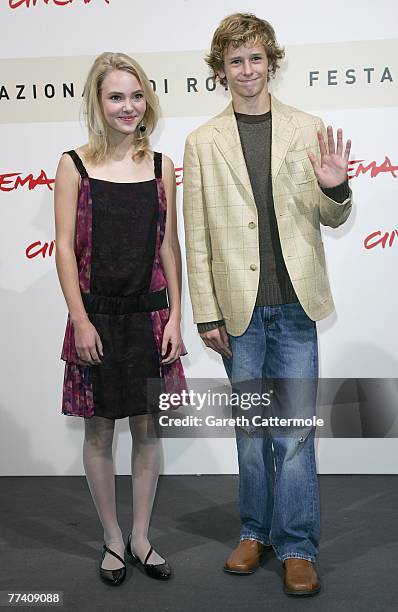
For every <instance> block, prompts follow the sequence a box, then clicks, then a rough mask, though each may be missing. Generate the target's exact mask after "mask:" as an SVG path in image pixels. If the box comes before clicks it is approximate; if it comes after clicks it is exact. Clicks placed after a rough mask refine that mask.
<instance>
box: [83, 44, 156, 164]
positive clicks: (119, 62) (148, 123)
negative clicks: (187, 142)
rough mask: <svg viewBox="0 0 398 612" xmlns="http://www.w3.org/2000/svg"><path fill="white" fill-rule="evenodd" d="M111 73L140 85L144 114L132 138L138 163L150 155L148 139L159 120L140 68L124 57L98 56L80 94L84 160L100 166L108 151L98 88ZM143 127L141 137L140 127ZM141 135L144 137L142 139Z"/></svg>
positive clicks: (120, 55) (113, 55)
mask: <svg viewBox="0 0 398 612" xmlns="http://www.w3.org/2000/svg"><path fill="white" fill-rule="evenodd" d="M113 70H125V71H126V72H129V73H130V74H132V75H134V76H135V77H136V78H137V79H138V81H139V82H140V84H141V87H142V90H143V92H144V97H145V100H146V111H145V114H144V117H143V118H142V120H141V122H140V124H139V125H138V126H137V129H136V130H135V134H134V146H135V149H134V154H133V156H132V157H133V159H134V160H140V159H142V158H143V157H145V155H147V153H148V152H149V136H150V135H151V134H152V132H153V130H154V129H155V127H156V124H157V121H158V118H159V101H158V97H157V95H156V94H155V93H154V91H153V89H152V86H151V83H150V81H149V79H148V77H147V75H146V74H145V72H144V70H143V69H142V67H141V66H140V65H139V63H138V62H136V61H135V60H134V59H133V58H132V57H130V56H129V55H126V54H125V53H111V52H105V53H102V54H101V55H99V56H98V57H97V58H96V59H95V61H94V63H93V65H92V66H91V68H90V71H89V73H88V76H87V80H86V83H85V85H84V90H83V114H84V119H85V122H86V125H87V129H88V150H87V153H86V158H87V160H88V161H91V162H92V163H94V164H98V163H99V162H101V161H102V160H103V159H104V158H105V157H106V155H107V153H108V150H109V138H108V129H107V125H106V122H105V119H104V114H103V111H102V106H101V102H100V98H101V87H102V84H103V82H104V80H105V77H106V76H107V75H108V74H109V73H110V72H112V71H113ZM141 125H145V127H146V130H145V132H144V133H142V132H141V131H140V129H139V128H140V126H141ZM142 134H143V135H142Z"/></svg>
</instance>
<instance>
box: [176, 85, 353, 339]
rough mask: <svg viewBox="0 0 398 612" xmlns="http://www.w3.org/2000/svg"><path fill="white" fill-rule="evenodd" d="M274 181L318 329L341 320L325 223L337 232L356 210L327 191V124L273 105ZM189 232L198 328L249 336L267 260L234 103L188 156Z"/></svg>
mask: <svg viewBox="0 0 398 612" xmlns="http://www.w3.org/2000/svg"><path fill="white" fill-rule="evenodd" d="M271 111H272V155H271V173H272V188H273V198H274V207H275V214H276V219H277V224H278V231H279V238H280V242H281V247H282V253H283V257H284V260H285V263H286V268H287V270H288V273H289V276H290V279H291V281H292V284H293V287H294V290H295V292H296V295H297V297H298V299H299V301H300V303H301V305H302V307H303V309H304V310H305V312H306V313H307V314H308V316H309V317H310V318H311V319H312V320H314V321H316V320H320V319H323V318H324V317H326V316H327V315H329V314H330V313H331V312H333V310H334V304H333V298H332V295H331V291H330V286H329V281H328V277H327V271H326V264H325V254H324V249H323V243H322V238H321V233H320V223H322V224H323V225H329V226H331V227H337V226H339V225H341V224H342V223H344V221H345V220H346V219H347V218H348V216H349V214H350V210H351V191H350V194H349V198H347V199H346V200H345V201H344V202H343V203H342V204H340V203H337V202H335V201H334V200H331V199H330V198H328V197H327V196H326V195H325V194H324V193H323V192H322V190H321V189H320V187H319V185H318V181H317V179H316V177H315V174H314V171H313V169H312V165H311V162H310V160H309V159H308V156H307V149H311V150H312V151H313V152H314V153H315V155H317V156H318V158H319V145H318V140H317V130H318V129H321V130H322V131H323V133H324V136H325V140H326V130H325V126H324V124H323V122H322V121H321V119H319V118H318V117H315V116H313V115H309V114H307V113H304V112H302V111H300V110H298V109H296V108H293V107H291V106H286V105H285V104H282V103H281V102H279V101H278V100H277V99H276V98H275V97H274V96H271ZM184 224H185V245H186V256H187V269H188V282H189V290H190V295H191V301H192V308H193V315H194V322H195V323H203V322H208V321H216V320H218V319H224V320H225V325H226V328H227V331H228V333H230V334H231V335H233V336H240V335H241V334H243V333H244V331H245V330H246V328H247V326H248V325H249V322H250V319H251V316H252V313H253V309H254V305H255V301H256V296H257V289H258V282H259V269H260V255H259V239H258V219H257V208H256V204H255V201H254V197H253V192H252V189H251V185H250V179H249V175H248V172H247V168H246V164H245V159H244V156H243V151H242V146H241V142H240V138H239V132H238V127H237V123H236V119H235V115H234V111H233V107H232V103H230V104H229V106H228V107H227V108H226V109H225V110H224V111H223V112H222V113H220V114H219V115H217V116H216V117H214V118H212V119H210V120H209V121H208V122H207V123H205V124H204V125H202V126H201V127H199V128H198V129H196V130H195V131H194V132H192V133H191V134H190V135H189V136H188V138H187V140H186V143H185V153H184Z"/></svg>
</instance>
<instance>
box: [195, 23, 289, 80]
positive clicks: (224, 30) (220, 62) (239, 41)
mask: <svg viewBox="0 0 398 612" xmlns="http://www.w3.org/2000/svg"><path fill="white" fill-rule="evenodd" d="M258 44H262V45H264V48H265V51H266V53H267V58H268V64H269V72H268V80H269V79H270V77H271V76H272V77H274V76H275V73H276V71H277V69H278V68H279V62H280V61H281V60H282V59H283V57H284V56H285V51H284V50H283V48H282V47H279V45H278V43H277V41H276V37H275V31H274V28H273V27H272V25H271V24H270V23H268V21H265V19H259V17H256V16H255V15H253V14H252V13H234V14H233V15H229V16H228V17H225V18H224V19H223V20H222V21H221V23H220V25H219V26H218V28H217V30H216V31H215V32H214V35H213V40H212V41H211V48H210V53H209V54H208V55H207V56H206V58H205V62H206V64H207V65H208V66H210V68H211V70H212V71H213V76H214V78H215V79H216V80H217V79H218V80H219V81H220V83H221V85H223V86H224V87H226V85H227V79H226V77H223V78H221V77H220V76H219V74H218V72H219V71H220V70H221V71H222V72H224V53H225V51H226V50H227V49H228V47H229V45H232V46H233V47H234V48H237V47H241V46H242V45H247V46H250V47H251V46H255V45H258Z"/></svg>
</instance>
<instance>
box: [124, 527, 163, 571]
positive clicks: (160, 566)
mask: <svg viewBox="0 0 398 612" xmlns="http://www.w3.org/2000/svg"><path fill="white" fill-rule="evenodd" d="M152 550H153V548H152V546H151V548H150V549H149V552H148V554H147V556H146V557H145V560H144V563H142V561H140V560H139V559H138V557H136V556H135V555H134V554H133V553H132V551H131V533H130V534H129V537H128V539H127V545H126V553H127V555H128V556H129V557H130V560H131V561H132V562H133V563H136V564H138V565H139V566H141V567H142V568H143V570H144V571H145V573H146V574H147V575H148V576H150V577H151V578H155V579H156V580H168V579H169V578H170V577H171V567H170V565H169V564H168V563H167V561H165V562H164V563H159V564H158V565H152V564H150V563H147V561H148V559H149V557H150V556H151V552H152Z"/></svg>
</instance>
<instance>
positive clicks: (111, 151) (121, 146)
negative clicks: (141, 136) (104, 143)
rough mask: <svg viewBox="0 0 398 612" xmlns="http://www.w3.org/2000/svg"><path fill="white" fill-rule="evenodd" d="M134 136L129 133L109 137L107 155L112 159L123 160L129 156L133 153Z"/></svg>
mask: <svg viewBox="0 0 398 612" xmlns="http://www.w3.org/2000/svg"><path fill="white" fill-rule="evenodd" d="M134 149H135V146H134V137H132V136H131V135H128V136H122V138H117V137H116V138H115V137H113V138H110V141H109V147H108V153H107V157H108V158H109V159H111V160H112V161H123V159H126V157H129V158H131V157H132V155H133V153H134Z"/></svg>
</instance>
